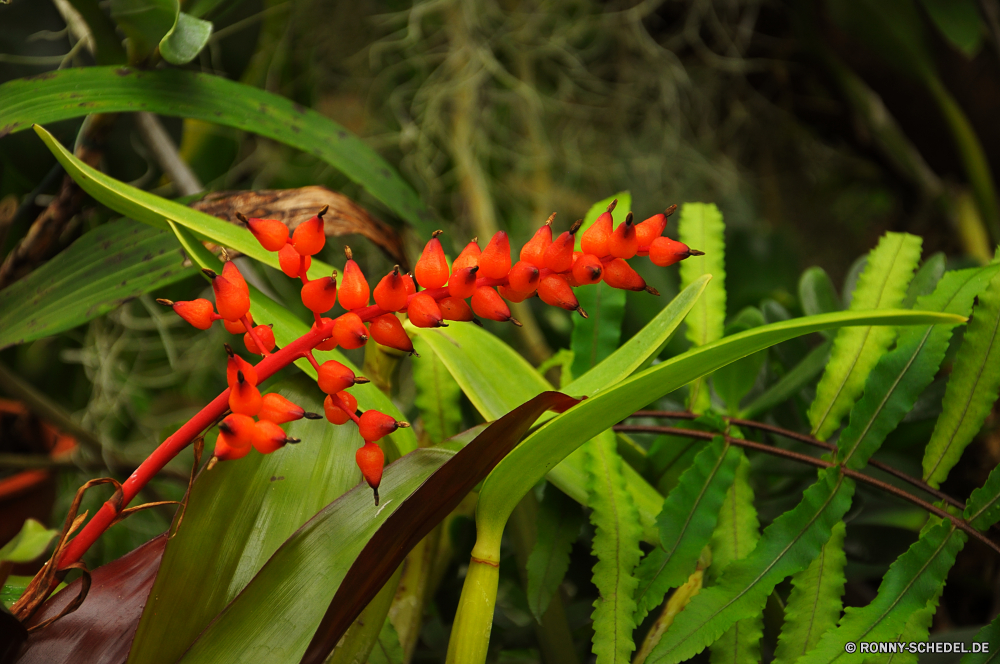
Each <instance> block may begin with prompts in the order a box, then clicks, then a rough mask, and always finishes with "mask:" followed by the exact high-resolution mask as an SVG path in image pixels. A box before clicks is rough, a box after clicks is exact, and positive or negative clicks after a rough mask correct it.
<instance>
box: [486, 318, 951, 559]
mask: <svg viewBox="0 0 1000 664" xmlns="http://www.w3.org/2000/svg"><path fill="white" fill-rule="evenodd" d="M675 302H676V300H675ZM670 306H671V307H673V306H674V303H671V305H670ZM963 320H965V319H964V318H962V317H960V316H955V315H953V314H935V313H926V312H913V311H899V310H887V311H866V312H849V311H848V312H839V313H835V314H824V315H822V316H809V317H807V318H798V319H793V320H788V321H781V322H778V323H772V324H770V325H765V326H764V327H759V328H755V329H753V330H748V331H747V332H742V333H740V334H737V335H733V336H731V337H725V338H723V339H720V340H718V341H715V342H712V343H711V344H708V345H707V346H701V347H698V348H694V349H691V350H689V351H687V352H686V353H684V354H682V355H678V356H676V357H673V358H670V359H669V360H666V361H664V362H661V363H660V364H657V365H654V366H653V367H650V368H649V369H646V370H645V371H641V372H639V373H637V374H635V375H633V376H632V377H630V378H628V379H626V380H624V381H622V382H621V383H618V384H616V385H615V386H614V387H610V388H607V389H605V390H602V391H601V392H599V393H597V394H596V395H594V396H592V397H590V398H589V399H587V400H585V401H584V402H583V403H581V404H578V405H576V406H574V407H573V408H570V409H569V410H568V411H566V412H565V413H563V414H561V415H559V416H558V417H556V418H553V419H551V420H549V421H548V422H546V423H545V424H544V425H543V426H542V427H541V428H539V429H538V430H537V431H535V432H534V433H532V434H531V435H530V436H528V438H527V439H526V440H525V441H524V442H523V443H522V444H521V445H519V446H518V447H517V448H516V449H514V451H513V452H511V453H510V454H509V455H508V456H507V457H506V458H505V459H504V460H503V461H502V462H501V463H500V464H499V465H498V466H497V468H496V469H494V471H493V472H492V473H491V474H490V476H489V477H488V478H487V480H486V482H485V483H484V484H483V488H482V491H481V492H480V494H479V505H480V507H481V509H478V510H477V513H476V516H477V527H478V531H479V541H481V542H483V545H484V546H493V543H494V540H495V543H496V544H497V546H499V539H500V535H501V534H502V532H503V526H504V524H505V523H506V522H507V518H508V517H509V516H510V513H511V511H512V510H513V508H514V506H515V505H516V504H517V501H518V500H520V499H521V497H522V496H524V494H525V493H527V492H528V491H529V490H530V489H531V487H533V486H534V485H535V483H537V482H538V481H539V480H540V479H541V478H542V476H543V474H544V473H545V472H546V471H547V470H549V469H551V468H553V467H554V466H556V465H557V464H559V462H560V461H562V460H563V459H564V458H566V457H567V456H569V455H570V454H571V453H572V452H574V450H576V449H577V448H578V447H579V446H580V445H581V444H582V443H583V442H584V441H586V440H589V439H590V438H593V437H594V436H596V435H597V434H598V433H600V432H601V431H604V430H605V429H607V428H609V427H611V426H613V425H615V424H617V423H618V422H620V421H621V420H622V419H624V418H625V417H627V416H628V415H630V414H631V413H634V412H635V411H636V410H638V409H641V408H642V407H643V406H645V405H647V404H649V403H652V402H653V401H656V400H657V399H659V398H661V397H662V396H664V395H666V394H669V393H670V392H672V391H673V390H676V389H677V388H679V387H681V386H682V385H686V384H687V383H689V382H691V381H692V380H694V379H695V378H697V377H699V376H703V375H705V374H708V373H711V372H712V371H715V370H716V369H718V368H719V367H722V366H725V365H726V364H729V363H730V362H733V361H735V360H738V359H740V358H742V357H746V356H747V355H750V354H752V353H755V352H757V351H759V350H763V349H764V348H767V347H769V346H772V345H774V344H777V343H781V342H782V341H787V340H788V339H792V338H794V337H797V336H802V335H804V334H809V333H811V332H817V331H819V330H822V329H829V328H834V327H838V326H843V325H852V324H853V325H878V324H886V323H889V324H896V325H899V324H914V323H934V322H947V323H949V324H951V323H955V322H961V321H963ZM581 380H582V379H581ZM578 382H579V381H578ZM567 392H570V393H572V391H571V390H569V389H567ZM567 493H570V495H572V494H571V492H570V491H567ZM574 498H576V496H574ZM636 503H637V504H638V505H640V513H641V510H642V506H641V504H640V503H639V501H638V500H637V501H636ZM483 505H487V506H488V507H485V508H483V507H482V506H483ZM658 511H659V510H658V509H656V510H654V513H657V512H658ZM487 540H488V541H489V542H490V544H489V545H487V544H486V543H485V542H486V541H487Z"/></svg>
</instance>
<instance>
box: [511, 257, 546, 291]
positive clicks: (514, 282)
mask: <svg viewBox="0 0 1000 664" xmlns="http://www.w3.org/2000/svg"><path fill="white" fill-rule="evenodd" d="M539 275H540V272H539V270H538V268H537V267H536V266H534V265H532V264H531V263H528V262H527V261H523V260H521V261H518V262H516V263H514V267H512V268H511V269H510V274H509V275H508V276H507V283H508V284H509V285H510V287H511V289H512V290H515V291H518V292H519V293H532V292H534V290H535V289H536V288H538V278H539Z"/></svg>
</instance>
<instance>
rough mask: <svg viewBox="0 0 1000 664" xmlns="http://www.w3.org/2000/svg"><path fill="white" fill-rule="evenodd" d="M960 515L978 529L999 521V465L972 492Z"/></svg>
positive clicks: (983, 528) (984, 528)
mask: <svg viewBox="0 0 1000 664" xmlns="http://www.w3.org/2000/svg"><path fill="white" fill-rule="evenodd" d="M962 516H963V517H964V518H965V520H966V521H968V522H969V523H970V524H972V527H973V528H977V529H979V530H986V529H987V528H989V527H990V526H992V525H993V524H994V523H996V522H997V521H1000V466H997V467H996V468H994V469H993V470H991V471H990V474H989V477H987V478H986V483H985V484H983V486H981V487H979V488H978V489H976V490H975V491H973V492H972V495H971V496H969V502H968V503H967V504H966V506H965V513H964V514H963V515H962Z"/></svg>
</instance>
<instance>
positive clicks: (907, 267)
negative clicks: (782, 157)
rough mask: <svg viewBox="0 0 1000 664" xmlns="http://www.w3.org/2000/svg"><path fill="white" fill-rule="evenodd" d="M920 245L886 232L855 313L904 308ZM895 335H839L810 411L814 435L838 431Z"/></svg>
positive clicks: (852, 331)
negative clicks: (902, 303)
mask: <svg viewBox="0 0 1000 664" xmlns="http://www.w3.org/2000/svg"><path fill="white" fill-rule="evenodd" d="M920 244H921V240H920V238H918V237H916V236H913V235H907V234H905V233H886V234H885V236H883V237H882V240H881V241H880V242H879V243H878V246H877V247H875V248H874V249H872V251H871V253H870V254H869V255H868V263H867V265H866V266H865V270H864V272H862V274H861V277H860V278H859V279H858V285H857V287H856V288H855V289H854V295H853V297H852V299H851V307H850V310H851V311H865V310H869V309H889V308H892V307H896V306H899V304H900V303H901V302H902V301H903V298H904V297H905V296H906V288H907V286H908V285H909V283H910V279H911V278H912V277H913V270H914V269H915V268H916V267H917V262H918V261H919V260H920ZM895 336H896V331H895V330H894V329H892V328H886V327H882V328H873V327H857V328H846V329H843V330H840V331H839V332H837V336H836V337H835V338H834V341H833V351H832V352H831V354H830V361H829V362H828V363H827V366H826V371H824V372H823V377H822V378H820V381H819V385H817V386H816V398H815V400H813V403H812V406H811V407H810V408H809V422H810V423H811V424H812V431H813V435H815V436H816V437H817V438H819V439H820V440H826V438H827V437H828V436H829V435H830V434H832V433H833V432H834V431H836V430H837V427H839V426H840V421H841V420H842V419H843V417H844V415H846V414H847V412H848V411H849V410H850V409H851V406H852V405H854V402H855V400H857V398H858V397H859V396H860V395H861V391H862V389H863V388H864V384H865V379H866V378H867V377H868V374H869V372H870V371H871V370H872V368H873V367H874V366H875V363H876V362H877V361H878V359H879V357H880V356H881V355H882V353H883V352H884V351H885V349H886V348H888V347H889V344H890V343H892V340H893V338H895Z"/></svg>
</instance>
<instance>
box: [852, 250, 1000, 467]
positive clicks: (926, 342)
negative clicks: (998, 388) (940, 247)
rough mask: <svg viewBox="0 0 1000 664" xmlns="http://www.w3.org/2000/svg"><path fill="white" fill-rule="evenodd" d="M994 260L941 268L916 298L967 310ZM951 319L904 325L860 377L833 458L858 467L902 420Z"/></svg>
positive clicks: (937, 360)
mask: <svg viewBox="0 0 1000 664" xmlns="http://www.w3.org/2000/svg"><path fill="white" fill-rule="evenodd" d="M998 269H1000V266H989V267H985V268H973V269H970V270H961V271H957V272H949V273H947V274H946V275H945V276H944V278H943V279H941V281H939V282H938V285H937V288H935V289H934V292H933V293H931V294H930V295H925V296H923V297H920V298H918V299H917V302H916V305H915V306H916V307H917V308H918V309H920V310H925V311H945V312H948V313H953V314H959V315H963V316H964V315H968V313H969V311H970V310H971V309H972V301H973V299H974V298H975V297H976V294H977V293H979V292H980V291H981V290H982V289H983V287H985V285H986V284H987V283H988V280H989V277H990V276H992V275H993V274H995V273H996V272H997V270H998ZM953 328H954V325H928V326H908V327H905V328H903V329H902V330H901V331H900V333H899V339H898V341H897V343H896V347H895V348H894V349H893V350H892V351H890V352H889V353H886V354H885V355H883V356H882V357H881V358H879V360H878V363H877V364H876V365H875V368H874V369H872V372H871V373H870V374H869V375H868V379H867V380H866V381H865V391H864V394H863V395H862V397H861V398H860V399H859V400H858V403H857V404H855V406H854V408H853V409H851V419H850V422H849V423H848V425H847V427H846V428H845V429H844V431H843V432H842V433H841V434H840V438H839V440H838V441H837V460H838V461H839V462H840V463H843V464H846V465H847V466H848V467H850V468H853V469H858V468H863V467H864V466H865V464H867V463H868V459H869V458H871V456H872V454H874V453H875V451H876V450H878V448H879V447H880V446H881V445H882V442H883V441H884V440H885V437H886V436H888V435H889V434H890V433H891V432H892V431H893V430H894V429H895V428H896V426H897V425H898V424H899V423H900V422H901V421H902V420H903V417H905V416H906V414H907V413H909V412H910V411H911V410H913V405H914V404H915V403H916V402H917V398H918V397H919V396H920V394H921V393H922V392H923V391H924V389H926V387H927V386H928V385H930V384H931V381H932V380H934V376H935V375H936V374H937V371H938V368H939V367H940V366H941V361H942V360H943V359H944V355H945V353H946V352H947V351H948V342H949V340H950V339H951V334H952V330H953Z"/></svg>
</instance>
